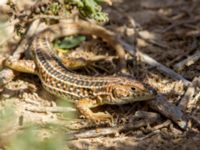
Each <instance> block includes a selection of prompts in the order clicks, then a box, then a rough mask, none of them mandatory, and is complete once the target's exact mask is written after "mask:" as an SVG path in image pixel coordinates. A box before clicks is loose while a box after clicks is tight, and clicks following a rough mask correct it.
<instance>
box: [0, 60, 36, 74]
mask: <svg viewBox="0 0 200 150" xmlns="http://www.w3.org/2000/svg"><path fill="white" fill-rule="evenodd" d="M3 65H4V66H5V67H8V68H10V69H12V70H15V71H19V72H24V73H31V74H36V65H35V62H34V61H33V60H16V59H14V58H11V57H10V58H8V59H6V60H5V61H4V64H3Z"/></svg>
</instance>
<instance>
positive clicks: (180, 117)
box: [146, 94, 188, 130]
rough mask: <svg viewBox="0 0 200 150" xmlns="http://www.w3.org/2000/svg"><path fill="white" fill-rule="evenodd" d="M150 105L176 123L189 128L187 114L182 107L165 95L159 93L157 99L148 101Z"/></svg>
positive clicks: (183, 127)
mask: <svg viewBox="0 0 200 150" xmlns="http://www.w3.org/2000/svg"><path fill="white" fill-rule="evenodd" d="M146 103H148V104H149V106H150V107H151V108H152V109H153V110H155V111H158V112H159V113H161V114H162V115H164V116H165V117H167V118H168V119H170V120H172V121H173V122H174V123H176V124H177V125H178V126H179V127H180V128H181V129H183V130H185V129H187V128H188V120H187V117H186V115H185V114H184V113H183V112H182V111H181V109H180V108H179V107H177V106H175V105H173V104H171V103H169V102H168V101H167V99H166V98H165V97H163V96H162V95H160V94H158V95H157V96H156V99H155V100H151V101H146Z"/></svg>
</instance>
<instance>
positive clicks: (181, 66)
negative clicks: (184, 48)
mask: <svg viewBox="0 0 200 150" xmlns="http://www.w3.org/2000/svg"><path fill="white" fill-rule="evenodd" d="M199 59H200V50H197V51H196V52H195V53H194V54H193V55H190V56H188V57H187V58H186V59H184V60H182V61H181V62H179V63H177V64H176V65H174V68H175V69H176V70H178V71H181V70H183V69H184V67H185V66H190V65H192V64H194V63H195V62H196V61H197V60H199Z"/></svg>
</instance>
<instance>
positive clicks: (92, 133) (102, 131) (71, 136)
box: [66, 114, 160, 140]
mask: <svg viewBox="0 0 200 150" xmlns="http://www.w3.org/2000/svg"><path fill="white" fill-rule="evenodd" d="M135 118H137V117H135ZM158 118H160V115H159V114H157V115H153V116H152V117H150V118H147V119H141V120H140V121H134V123H132V122H130V123H128V124H125V125H120V126H114V127H107V128H98V129H91V130H84V131H78V132H70V133H67V134H66V137H67V139H68V140H76V139H80V138H94V137H100V136H106V135H115V134H118V133H119V132H122V131H128V130H133V129H138V128H140V127H144V126H147V125H148V124H150V125H151V124H153V123H155V122H156V121H158Z"/></svg>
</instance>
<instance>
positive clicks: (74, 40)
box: [55, 36, 86, 49]
mask: <svg viewBox="0 0 200 150" xmlns="http://www.w3.org/2000/svg"><path fill="white" fill-rule="evenodd" d="M85 40H86V37H85V36H76V37H65V38H64V39H63V40H62V41H58V42H56V44H55V47H57V48H60V49H71V48H75V47H77V46H78V45H80V43H81V42H83V41H85Z"/></svg>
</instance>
